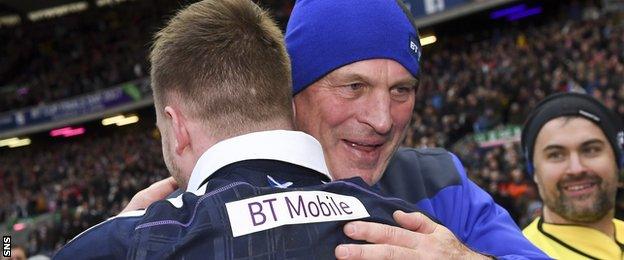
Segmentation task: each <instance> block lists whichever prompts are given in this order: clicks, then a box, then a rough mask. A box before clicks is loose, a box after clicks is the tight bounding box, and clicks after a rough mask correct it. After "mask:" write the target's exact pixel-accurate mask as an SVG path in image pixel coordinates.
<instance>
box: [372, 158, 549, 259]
mask: <svg viewBox="0 0 624 260" xmlns="http://www.w3.org/2000/svg"><path fill="white" fill-rule="evenodd" d="M397 156H398V157H399V158H393V162H391V163H390V164H391V165H390V166H389V167H388V170H386V172H385V174H384V177H383V178H382V180H381V181H380V187H381V189H382V190H383V191H384V192H386V193H389V194H390V195H393V196H397V197H399V198H402V199H405V200H408V201H409V202H412V203H415V204H417V206H418V207H419V208H421V209H422V210H424V211H425V212H427V213H428V214H430V216H432V217H433V218H435V219H436V220H437V221H438V222H440V223H441V224H442V225H444V226H446V227H447V228H448V229H450V230H451V231H452V232H453V233H454V234H455V235H456V236H457V237H458V238H459V239H460V240H461V241H462V242H463V243H464V244H465V245H466V246H468V247H469V248H471V249H473V250H474V251H477V252H480V253H483V254H487V255H491V256H495V257H497V258H501V259H549V258H548V257H547V256H546V255H545V254H544V253H543V252H542V251H540V250H539V249H538V248H537V247H535V246H534V245H533V244H531V242H529V241H528V240H527V239H526V238H525V237H524V236H523V235H522V232H521V231H520V229H519V228H518V226H517V225H516V224H515V222H514V221H513V219H512V218H511V216H510V215H509V213H507V211H506V210H505V209H503V208H502V207H501V206H499V205H498V204H496V203H495V202H494V200H493V199H492V197H491V196H490V195H489V194H488V193H486V192H485V191H484V190H482V189H481V188H479V187H478V186H477V185H476V184H475V183H474V182H472V181H471V180H470V179H468V177H467V175H466V172H465V170H464V167H463V166H462V164H461V162H460V161H459V159H458V158H457V157H456V156H455V155H454V154H452V153H450V152H448V151H445V150H443V149H433V150H432V149H402V150H400V151H398V152H397ZM395 157H396V156H395ZM386 175H387V176H386ZM399 183H409V185H400V184H399ZM394 186H398V187H394Z"/></svg>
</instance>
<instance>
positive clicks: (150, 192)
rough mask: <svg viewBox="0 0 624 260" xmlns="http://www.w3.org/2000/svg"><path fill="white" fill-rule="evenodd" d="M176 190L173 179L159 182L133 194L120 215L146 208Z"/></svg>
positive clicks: (176, 186) (175, 183)
mask: <svg viewBox="0 0 624 260" xmlns="http://www.w3.org/2000/svg"><path fill="white" fill-rule="evenodd" d="M177 188H178V183H177V182H176V181H175V180H174V179H173V177H169V178H166V179H164V180H160V181H157V182H155V183H154V184H152V185H150V186H149V187H147V188H146V189H144V190H141V191H139V192H137V194H135V195H134V196H133V197H132V199H131V200H130V202H129V203H128V205H127V206H126V207H125V208H124V209H123V210H122V211H121V213H124V212H128V211H133V210H137V209H144V208H147V207H148V206H149V205H151V204H152V203H154V202H156V201H159V200H161V199H164V198H166V197H167V195H169V194H171V193H172V192H174V191H175V190H176V189H177Z"/></svg>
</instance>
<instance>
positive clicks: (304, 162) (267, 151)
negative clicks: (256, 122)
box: [186, 130, 331, 192]
mask: <svg viewBox="0 0 624 260" xmlns="http://www.w3.org/2000/svg"><path fill="white" fill-rule="evenodd" d="M251 159H268V160H278V161H283V162H287V163H292V164H296V165H299V166H302V167H306V168H309V169H312V170H315V171H317V172H320V173H322V174H323V175H325V176H327V177H328V178H329V179H330V180H331V175H329V170H327V165H326V164H325V157H324V156H323V149H322V147H321V144H320V143H319V142H318V141H317V140H316V139H314V137H312V136H311V135H308V134H306V133H304V132H299V131H287V130H272V131H262V132H254V133H249V134H245V135H241V136H236V137H233V138H229V139H226V140H223V141H220V142H218V143H216V144H215V145H213V146H212V147H210V148H209V149H208V150H206V151H205V152H204V153H203V154H202V155H201V156H200V157H199V160H197V163H196V164H195V168H193V172H192V173H191V178H190V179H189V183H188V187H187V188H186V190H187V191H190V192H197V191H198V189H199V188H200V187H199V185H200V184H201V183H202V182H203V181H204V180H205V179H206V178H208V177H209V176H210V175H212V174H213V173H215V172H216V171H217V170H219V169H221V168H222V167H224V166H227V165H229V164H232V163H235V162H239V161H244V160H251ZM200 192H203V191H200Z"/></svg>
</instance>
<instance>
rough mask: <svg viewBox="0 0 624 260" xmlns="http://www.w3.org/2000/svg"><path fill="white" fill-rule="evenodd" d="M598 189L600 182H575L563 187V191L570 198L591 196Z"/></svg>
mask: <svg viewBox="0 0 624 260" xmlns="http://www.w3.org/2000/svg"><path fill="white" fill-rule="evenodd" d="M597 188H598V182H595V181H585V182H575V183H569V184H564V185H562V186H561V189H562V190H563V191H564V192H565V193H567V194H568V195H569V196H581V195H585V194H589V193H591V192H593V191H594V190H595V189H597Z"/></svg>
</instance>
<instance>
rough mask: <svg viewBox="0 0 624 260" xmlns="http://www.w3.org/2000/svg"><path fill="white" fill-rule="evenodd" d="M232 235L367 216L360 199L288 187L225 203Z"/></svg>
mask: <svg viewBox="0 0 624 260" xmlns="http://www.w3.org/2000/svg"><path fill="white" fill-rule="evenodd" d="M225 207H226V209H227V212H228V217H229V219H230V226H231V227H232V234H233V235H234V237H238V236H242V235H247V234H251V233H254V232H258V231H262V230H267V229H271V228H275V227H279V226H283V225H292V224H304V223H318V222H328V221H338V220H353V219H360V218H366V217H369V216H370V215H369V214H368V211H367V210H366V207H364V204H362V202H360V200H359V199H357V198H355V197H352V196H345V195H339V194H335V193H330V192H324V191H289V192H282V193H275V194H269V195H262V196H258V197H253V198H249V199H244V200H239V201H234V202H229V203H226V204H225Z"/></svg>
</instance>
